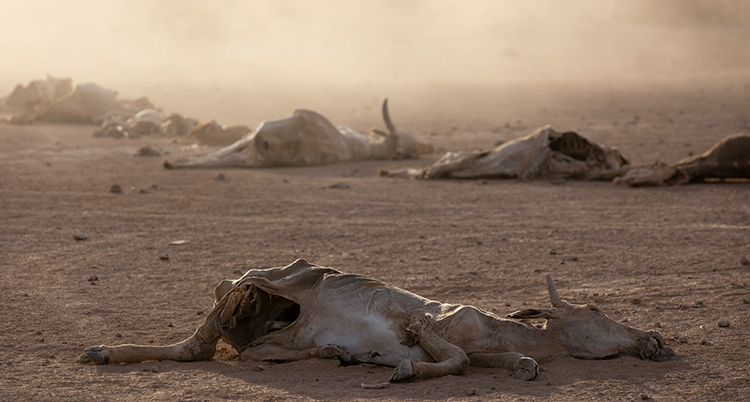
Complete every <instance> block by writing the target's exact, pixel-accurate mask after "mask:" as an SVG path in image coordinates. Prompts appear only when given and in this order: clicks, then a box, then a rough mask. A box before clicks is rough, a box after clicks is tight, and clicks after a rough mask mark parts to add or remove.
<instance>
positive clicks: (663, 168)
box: [615, 135, 750, 187]
mask: <svg viewBox="0 0 750 402" xmlns="http://www.w3.org/2000/svg"><path fill="white" fill-rule="evenodd" d="M727 179H750V135H735V136H731V137H727V138H724V139H723V140H721V141H719V142H718V143H716V144H715V145H714V146H713V147H711V149H709V150H708V151H706V152H704V153H702V154H700V155H696V156H691V157H689V158H685V159H683V160H681V161H679V162H677V164H676V165H674V166H673V165H669V164H666V163H661V162H656V163H654V164H652V165H650V166H639V167H635V168H632V169H630V170H629V171H628V172H627V173H626V174H624V175H623V176H621V177H618V178H616V179H615V184H617V185H622V186H630V187H639V186H663V185H670V184H688V183H700V182H705V181H714V180H727Z"/></svg>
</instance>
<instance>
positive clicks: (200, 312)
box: [195, 310, 203, 315]
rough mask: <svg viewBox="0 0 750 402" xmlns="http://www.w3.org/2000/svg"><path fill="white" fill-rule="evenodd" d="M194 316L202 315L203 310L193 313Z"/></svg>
mask: <svg viewBox="0 0 750 402" xmlns="http://www.w3.org/2000/svg"><path fill="white" fill-rule="evenodd" d="M195 315H203V310H198V311H196V312H195Z"/></svg>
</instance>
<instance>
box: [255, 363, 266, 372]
mask: <svg viewBox="0 0 750 402" xmlns="http://www.w3.org/2000/svg"><path fill="white" fill-rule="evenodd" d="M265 369H266V368H265V367H263V366H261V365H260V364H256V365H254V366H253V371H263V370H265Z"/></svg>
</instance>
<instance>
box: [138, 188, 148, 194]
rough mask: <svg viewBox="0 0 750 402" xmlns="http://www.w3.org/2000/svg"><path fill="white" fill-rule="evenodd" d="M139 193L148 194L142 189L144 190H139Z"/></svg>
mask: <svg viewBox="0 0 750 402" xmlns="http://www.w3.org/2000/svg"><path fill="white" fill-rule="evenodd" d="M138 192H139V193H141V194H146V190H145V189H143V188H142V189H140V190H138Z"/></svg>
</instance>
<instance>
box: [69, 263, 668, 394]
mask: <svg viewBox="0 0 750 402" xmlns="http://www.w3.org/2000/svg"><path fill="white" fill-rule="evenodd" d="M547 288H548V291H549V295H550V301H551V303H552V308H550V309H528V310H521V311H516V312H514V313H511V314H509V315H508V317H509V318H510V319H507V318H500V317H498V316H496V315H494V314H492V313H488V312H485V311H482V310H480V309H478V308H475V307H472V306H462V305H454V304H446V303H440V302H437V301H433V300H428V299H425V298H423V297H421V296H418V295H416V294H413V293H410V292H407V291H405V290H402V289H399V288H396V287H393V286H390V285H388V284H385V283H383V282H380V281H377V280H374V279H370V278H367V277H364V276H360V275H353V274H346V273H343V272H340V271H337V270H335V269H332V268H325V267H318V266H315V265H312V264H310V263H308V262H307V261H304V260H297V261H295V262H294V263H293V264H291V265H289V266H286V267H280V268H271V269H253V270H250V271H248V272H247V273H245V275H243V276H242V277H241V278H239V279H237V280H235V281H228V280H227V281H223V282H221V283H220V284H219V285H218V286H217V287H216V290H215V296H216V302H215V304H214V308H213V310H212V311H211V312H210V313H209V314H208V315H207V317H206V320H205V322H204V323H203V325H201V326H200V327H199V328H198V329H197V330H196V331H195V333H194V334H193V335H192V336H191V337H189V338H188V339H186V340H184V341H182V342H180V343H177V344H174V345H170V346H138V345H120V346H104V345H102V346H94V347H90V348H88V349H86V351H85V354H84V355H83V356H82V357H81V360H82V361H88V360H89V359H90V360H91V361H93V362H95V363H97V364H107V363H116V362H141V361H146V360H162V359H169V360H178V361H193V360H208V359H211V358H212V357H213V355H214V352H215V349H216V343H217V342H218V340H219V339H222V338H223V339H224V340H225V341H226V342H228V343H229V344H231V345H232V346H233V347H234V349H235V350H237V352H239V353H240V358H241V359H255V360H271V361H294V360H302V359H310V358H329V359H338V360H340V361H341V362H342V363H345V364H353V363H374V364H381V365H386V366H393V367H396V369H395V370H394V371H393V374H392V375H391V377H390V381H393V382H399V381H407V380H412V379H418V378H431V377H438V376H443V375H447V374H460V373H462V372H463V371H464V370H465V369H466V367H467V366H469V365H473V366H482V367H498V368H504V369H510V370H514V371H515V373H514V374H515V376H516V378H519V379H523V380H533V379H534V378H535V377H536V375H537V373H538V365H537V361H547V360H550V359H554V358H558V357H563V356H573V357H577V358H582V359H604V358H611V357H616V356H620V355H634V356H639V357H641V358H649V359H652V360H657V361H659V360H665V359H667V358H669V357H670V356H672V355H673V354H674V353H673V352H672V351H671V350H670V349H668V348H666V347H665V346H664V340H663V338H662V337H661V335H659V333H657V332H648V331H641V330H638V329H635V328H631V327H628V326H625V325H623V324H621V323H618V322H614V321H612V320H610V319H609V318H607V316H606V315H605V314H604V313H602V312H601V311H600V310H599V309H598V308H597V307H595V306H593V305H574V304H569V303H567V302H565V301H563V300H561V299H560V296H559V295H558V293H557V290H556V289H555V285H554V283H553V282H552V278H551V277H549V276H547ZM533 318H544V319H546V320H547V322H546V324H545V325H544V326H543V327H542V328H537V327H536V326H534V325H531V324H529V323H526V322H524V321H519V320H525V319H533Z"/></svg>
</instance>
